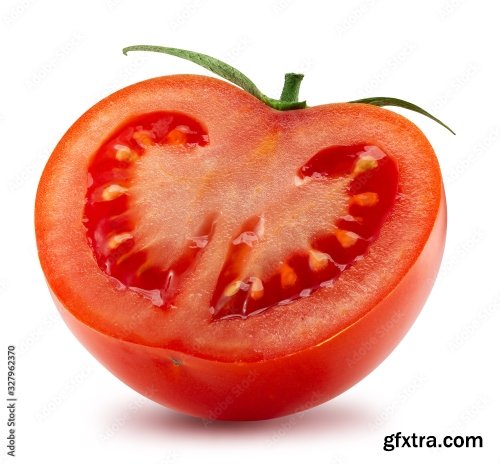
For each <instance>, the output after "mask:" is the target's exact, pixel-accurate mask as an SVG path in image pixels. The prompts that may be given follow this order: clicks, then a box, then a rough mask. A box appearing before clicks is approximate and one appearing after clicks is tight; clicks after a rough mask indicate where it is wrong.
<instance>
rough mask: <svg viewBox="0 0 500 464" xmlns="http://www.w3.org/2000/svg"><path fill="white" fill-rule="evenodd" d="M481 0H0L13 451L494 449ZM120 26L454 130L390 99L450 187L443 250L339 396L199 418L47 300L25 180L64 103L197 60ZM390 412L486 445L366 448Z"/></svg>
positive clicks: (439, 453)
mask: <svg viewBox="0 0 500 464" xmlns="http://www.w3.org/2000/svg"><path fill="white" fill-rule="evenodd" d="M497 6H498V3H497V2H495V1H472V0H436V1H429V2H422V1H421V2H402V1H397V0H355V1H353V2H346V1H328V2H327V1H324V2H314V1H299V0H269V1H261V2H259V1H252V2H236V1H212V2H208V1H202V0H187V1H183V2H179V1H176V2H172V1H157V2H152V1H140V2H139V1H135V2H133V1H126V0H104V1H101V2H91V1H86V2H83V1H81V2H76V1H75V2H64V1H59V2H55V1H43V2H42V1H40V0H20V1H14V0H3V1H2V2H1V6H0V44H1V45H0V47H1V62H0V63H1V64H0V66H1V67H0V82H1V85H0V134H1V136H0V140H1V147H2V149H1V155H0V156H1V158H0V159H1V169H0V176H1V180H0V201H1V211H0V221H1V224H2V225H1V228H0V234H1V235H0V247H1V250H2V251H1V261H0V302H1V316H2V323H1V340H2V346H1V350H2V352H3V353H4V354H3V355H2V356H1V357H0V358H1V359H3V360H4V361H2V363H3V364H2V365H3V366H5V367H2V369H3V372H4V374H3V375H0V378H2V379H4V380H2V382H1V387H0V388H1V389H2V392H3V391H4V389H5V390H6V387H7V385H6V361H5V359H6V351H7V345H8V344H14V345H16V347H17V354H18V364H17V376H18V378H17V380H18V384H17V394H18V397H19V404H18V426H17V429H18V441H17V454H18V457H16V458H15V460H16V461H17V462H19V463H23V464H24V463H33V462H58V461H59V462H72V463H75V464H78V463H88V462H111V461H112V462H121V463H124V464H125V463H137V462H140V463H145V462H147V463H152V464H166V463H169V464H170V463H189V462H195V460H197V462H203V463H212V462H213V463H218V464H219V463H226V462H227V463H230V462H231V463H234V462H237V463H250V462H252V463H254V462H256V461H260V462H267V461H269V462H272V461H273V462H275V461H277V460H279V462H288V463H303V462H305V461H308V462H315V463H316V462H317V463H330V464H334V463H342V464H343V463H346V464H347V463H359V462H366V461H367V460H369V462H371V463H378V462H406V463H412V462H419V463H420V462H421V461H423V460H425V462H429V463H437V462H444V461H445V460H449V461H450V462H451V461H452V460H453V462H459V463H460V462H470V461H471V460H473V461H474V462H481V463H499V462H500V445H499V442H500V440H499V437H498V433H499V429H500V427H499V426H498V416H499V414H500V400H499V398H498V392H499V391H500V378H499V362H498V354H499V353H500V346H499V345H500V336H499V328H500V327H499V316H498V313H499V309H500V286H499V282H500V272H499V269H498V260H499V258H500V252H499V226H500V221H499V219H498V218H499V213H500V211H499V203H500V182H499V173H500V155H499V153H498V149H499V145H500V143H499V141H500V120H499V117H498V108H499V106H500V97H499V85H500V84H499V83H500V65H499V53H498V44H499V43H500V40H499V35H500V33H499V26H498V18H499V17H500V11H497V10H498V8H497ZM136 43H151V44H158V45H168V46H174V47H180V48H187V49H192V50H197V51H201V52H205V53H207V54H210V55H213V56H215V57H218V58H220V59H223V60H225V61H228V62H229V63H231V64H233V65H235V66H236V67H238V68H240V69H241V70H242V71H244V72H245V73H247V74H248V75H249V76H250V77H251V78H252V79H253V80H254V81H255V82H256V83H257V85H258V86H259V87H260V88H261V89H262V90H263V91H264V92H265V93H268V94H270V95H272V96H277V95H279V92H280V89H281V84H282V76H283V74H284V73H285V72H288V71H294V72H304V73H305V74H306V77H305V79H304V82H303V85H302V90H301V96H302V97H304V98H307V101H308V103H309V104H310V105H315V104H321V103H328V102H335V101H346V100H351V99H356V98H361V97H369V96H379V95H384V96H386V95H387V96H394V97H400V98H404V99H407V100H409V101H412V102H415V103H417V104H419V105H421V106H423V107H424V108H426V109H428V110H429V111H430V112H432V113H435V114H436V115H437V116H438V117H440V118H442V119H443V120H444V121H445V122H447V123H448V124H449V125H451V126H452V127H453V129H455V131H456V132H457V136H452V135H451V134H450V133H448V132H447V131H446V130H444V129H443V128H442V127H440V126H438V125H437V124H435V123H433V122H431V121H429V120H426V119H425V118H424V117H422V116H420V115H417V114H414V113H412V114H410V113H408V112H405V111H404V110H401V112H402V113H404V114H405V115H407V116H408V117H409V118H411V119H412V120H413V121H415V122H416V123H417V124H418V125H419V126H420V127H421V128H422V129H423V130H424V131H425V132H426V134H427V135H428V138H429V139H430V141H431V143H432V144H433V146H434V148H435V150H436V152H437V154H438V156H439V159H440V162H441V166H442V170H443V176H444V180H445V186H446V190H447V196H448V202H449V229H448V239H447V247H446V252H445V257H444V262H443V266H442V269H441V273H440V275H439V278H438V280H437V282H436V285H435V287H434V290H433V292H432V294H431V297H430V298H429V300H428V302H427V304H426V306H425V308H424V310H423V312H422V314H421V316H420V317H419V319H418V321H417V322H416V324H415V325H414V326H413V328H412V330H411V331H410V333H409V334H408V335H407V337H406V338H405V339H404V341H403V342H402V343H401V344H400V345H399V347H398V348H397V349H396V350H395V352H394V353H393V354H392V355H391V356H390V357H389V358H388V359H387V360H386V361H385V362H384V363H383V364H382V365H381V366H380V367H379V368H378V369H376V371H374V372H373V373H372V374H371V375H369V376H368V377H367V378H366V379H364V380H363V381H362V382H360V383H359V384H358V385H356V386H355V387H353V388H352V389H351V390H349V391H348V392H346V393H345V394H343V395H341V396H340V397H339V398H336V399H334V400H332V401H330V402H329V403H327V404H325V405H323V406H321V407H318V408H315V409H313V410H311V411H308V412H306V413H303V414H299V415H295V416H291V417H285V418H281V419H276V420H272V421H267V422H260V423H215V424H212V425H211V426H209V427H204V426H203V424H202V423H201V422H200V421H198V420H195V419H191V418H187V417H185V416H182V415H180V414H177V413H174V412H172V411H169V410H167V409H165V408H162V407H161V406H158V405H156V404H154V403H152V402H150V401H149V400H146V399H143V398H142V397H140V396H139V395H138V394H136V393H135V392H134V391H132V390H131V389H129V388H128V387H126V386H125V385H124V384H122V383H121V382H120V381H118V380H117V379H116V378H114V377H113V376H112V375H111V374H110V373H108V372H107V371H106V370H105V369H104V368H103V367H101V366H100V364H98V363H97V361H95V360H94V359H93V358H92V357H91V356H90V355H89V354H88V353H87V352H86V351H85V349H84V348H83V347H82V346H80V345H79V343H78V342H77V341H76V339H75V338H74V337H73V336H72V334H71V333H70V332H69V330H68V329H67V328H66V327H65V325H64V324H63V322H62V320H61V319H60V318H59V315H58V313H57V311H56V309H55V307H54V306H53V303H52V301H51V299H50V297H49V294H48V291H47V288H46V286H45V283H44V279H43V275H42V272H41V270H40V267H39V264H38V261H37V256H36V246H35V241H34V231H33V202H34V196H35V190H36V186H37V182H38V179H39V176H40V173H41V170H42V168H43V166H44V164H45V162H46V160H47V158H48V156H49V155H50V152H51V150H52V148H53V147H54V146H55V144H56V143H57V141H58V140H59V138H60V137H61V136H62V135H63V133H64V132H65V130H66V129H67V128H68V127H69V125H70V124H72V123H73V121H74V120H75V119H76V118H77V117H78V116H79V115H80V114H81V113H83V112H84V111H85V110H86V109H88V108H89V107H90V106H91V105H93V104H94V103H95V102H96V101H98V100H99V99H101V98H103V97H105V96H106V95H107V94H109V93H110V92H112V91H114V90H117V89H119V88H121V87H123V86H125V85H128V84H131V83H133V82H136V81H139V80H142V79H146V78H150V77H153V76H158V75H163V74H175V73H201V74H204V73H206V72H205V71H204V70H203V69H201V68H198V67H196V66H195V65H193V64H190V63H188V62H186V61H183V60H179V59H176V58H173V57H168V56H162V55H153V54H139V53H136V54H131V55H129V57H125V56H123V55H122V54H121V48H122V47H124V46H127V45H132V44H136ZM397 111H400V110H397ZM2 396H3V393H2V395H0V398H1V397H2ZM1 409H2V420H1V423H0V430H1V432H0V437H1V440H0V441H1V442H2V443H1V447H2V448H1V452H2V455H1V457H0V462H3V461H5V462H9V461H12V462H14V459H13V458H10V457H9V456H6V454H5V452H6V448H5V442H6V440H5V438H6V435H7V427H6V425H5V418H6V415H5V412H6V411H5V410H4V406H3V405H2V408H1ZM398 431H401V432H402V433H403V434H407V435H409V434H411V433H413V432H416V433H417V434H426V435H428V434H434V435H437V436H440V437H442V436H444V435H446V434H452V435H454V434H461V435H471V434H472V435H482V436H483V438H484V448H482V449H454V450H451V449H444V448H441V449H440V450H432V449H409V448H403V449H397V450H395V451H392V452H385V451H383V450H382V444H383V437H384V435H387V434H391V433H395V432H398ZM4 435H5V437H4ZM2 460H3V461H2Z"/></svg>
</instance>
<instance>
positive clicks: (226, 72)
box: [122, 45, 456, 135]
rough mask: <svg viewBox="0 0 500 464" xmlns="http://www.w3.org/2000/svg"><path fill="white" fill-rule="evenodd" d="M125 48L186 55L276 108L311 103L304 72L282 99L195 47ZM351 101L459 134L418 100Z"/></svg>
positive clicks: (290, 80)
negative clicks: (411, 115)
mask: <svg viewBox="0 0 500 464" xmlns="http://www.w3.org/2000/svg"><path fill="white" fill-rule="evenodd" d="M122 51H123V54H124V55H127V54H128V52H133V51H146V52H156V53H164V54H167V55H172V56H176V57H178V58H183V59H185V60H188V61H191V62H193V63H196V64H198V65H199V66H201V67H203V68H205V69H208V70H209V71H211V72H213V73H215V74H217V75H218V76H220V77H222V78H223V79H226V80H228V81H229V82H231V83H233V84H235V85H237V86H238V87H241V88H242V89H243V90H245V91H247V92H248V93H249V94H251V95H253V96H254V97H256V98H258V99H259V100H260V101H262V102H263V103H265V104H266V105H268V106H270V107H271V108H274V109H276V110H280V111H289V110H296V109H302V108H306V106H307V105H306V101H305V100H304V101H299V98H298V97H299V88H300V84H301V82H302V79H303V78H304V75H303V74H297V73H287V74H285V83H284V85H283V90H282V92H281V97H280V99H274V98H270V97H268V96H267V95H265V94H264V93H262V92H261V91H260V90H259V89H258V88H257V86H256V85H255V84H254V83H253V82H252V81H251V80H250V79H249V78H248V77H247V76H246V75H245V74H243V73H242V72H241V71H239V70H237V69H236V68H234V67H233V66H231V65H229V64H227V63H225V62H223V61H221V60H218V59H217V58H214V57H212V56H209V55H205V54H203V53H198V52H193V51H191V50H184V49H181V48H172V47H162V46H158V45H132V46H129V47H125V48H124V49H123V50H122ZM348 103H365V104H368V105H375V106H380V107H384V106H395V107H399V108H405V109H407V110H411V111H415V112H416V113H419V114H422V115H423V116H426V117H428V118H430V119H432V120H433V121H435V122H437V123H438V124H440V125H441V126H443V127H444V128H445V129H447V130H449V131H450V132H451V133H452V134H453V135H456V134H455V132H454V131H453V130H452V129H450V127H449V126H447V125H446V124H445V123H444V122H442V121H441V120H439V119H438V118H436V117H435V116H433V115H432V114H431V113H429V112H428V111H426V110H424V109H423V108H421V107H420V106H418V105H415V104H414V103H411V102H408V101H406V100H402V99H400V98H393V97H369V98H362V99H359V100H351V101H349V102H348Z"/></svg>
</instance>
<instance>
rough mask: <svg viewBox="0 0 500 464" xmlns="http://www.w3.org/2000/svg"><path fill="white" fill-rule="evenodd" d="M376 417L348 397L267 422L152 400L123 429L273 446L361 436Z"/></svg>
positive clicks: (369, 409)
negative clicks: (187, 411) (200, 413)
mask: <svg viewBox="0 0 500 464" xmlns="http://www.w3.org/2000/svg"><path fill="white" fill-rule="evenodd" d="M118 414H119V413H118ZM375 416H376V413H375V412H374V410H373V409H372V407H370V406H368V405H366V404H360V403H359V401H356V402H355V400H354V399H347V398H346V399H343V400H341V399H337V400H335V401H333V402H331V403H327V404H324V405H321V406H318V407H316V408H313V409H310V410H307V411H304V412H300V413H297V414H293V415H290V416H285V417H280V418H277V419H270V420H265V421H206V420H203V419H197V418H194V417H190V416H186V415H183V414H180V413H177V412H174V411H171V410H169V409H166V408H164V407H162V406H160V405H157V404H155V403H150V402H148V403H145V404H143V405H142V407H141V408H139V409H138V410H137V411H135V413H134V416H133V418H131V419H130V420H129V421H127V424H126V425H125V427H124V428H125V429H126V430H123V432H124V433H125V434H133V435H136V434H139V435H143V434H146V435H150V436H151V435H162V436H164V437H170V438H179V439H180V438H181V437H182V438H186V437H189V438H193V437H194V438H197V439H202V440H203V439H204V438H206V439H210V440H214V439H216V440H217V439H218V438H220V439H226V438H231V439H235V438H236V439H257V440H264V441H266V442H268V444H269V445H272V444H273V442H280V441H281V440H289V439H295V438H308V439H318V438H322V437H325V436H329V437H331V436H332V435H331V434H332V432H336V433H337V434H339V435H344V434H350V435H351V434H353V435H357V434H358V433H362V432H365V431H366V430H368V429H369V427H370V425H371V424H373V421H374V418H375Z"/></svg>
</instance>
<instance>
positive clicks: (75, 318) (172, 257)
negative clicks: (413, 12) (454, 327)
mask: <svg viewBox="0 0 500 464" xmlns="http://www.w3.org/2000/svg"><path fill="white" fill-rule="evenodd" d="M445 216H446V207H445V198H444V191H443V187H442V182H441V175H440V170H439V166H438V162H437V160H436V157H435V155H434V152H433V150H432V148H431V145H430V144H429V142H428V141H427V139H426V138H425V136H424V135H423V134H422V133H421V132H420V130H419V129H418V128H417V127H416V126H415V125H414V124H413V123H411V122H410V121H408V120H407V119H405V118H403V117H402V116H400V115H398V114H396V113H393V112H390V111H388V110H385V109H381V108H378V107H376V106H373V105H371V104H367V103H343V104H329V105H323V106H317V107H312V108H303V109H288V110H287V111H279V110H278V109H273V108H270V107H269V106H266V105H265V104H263V103H262V102H261V101H259V100H258V99H257V98H255V97H254V96H252V95H250V94H249V93H247V92H244V91H243V90H241V89H238V88H236V87H234V86H233V85H231V84H228V83H226V82H224V81H221V80H217V79H213V78H209V77H203V76H194V75H177V76H168V77H161V78H156V79H151V80H148V81H144V82H140V83H138V84H135V85H133V86H130V87H128V88H126V89H123V90H120V91H119V92H117V93H114V94H112V95H110V96H109V97H107V98H106V99H104V100H103V101H101V102H100V103H98V104H97V105H95V106H94V107H93V108H91V109H90V110H89V111H88V112H87V113H85V114H84V115H83V116H82V117H81V118H80V119H79V120H78V121H77V122H76V123H75V124H74V125H73V126H72V127H71V128H70V129H69V131H68V132H67V133H66V135H65V136H64V137H63V138H62V140H61V141H60V143H59V144H58V146H57V147H56V149H55V150H54V153H53V154H52V156H51V157H50V160H49V162H48V164H47V166H46V168H45V171H44V173H43V176H42V179H41V181H40V185H39V189H38V194H37V200H36V233H37V242H38V250H39V256H40V261H41V264H42V267H43V270H44V272H45V275H46V278H47V281H48V284H49V287H50V289H51V292H52V295H53V297H54V300H55V301H56V304H57V306H58V308H59V310H60V311H61V314H62V315H63V317H64V319H65V321H66V322H67V324H68V325H69V326H70V328H71V329H72V330H73V331H74V333H75V334H76V336H77V337H78V338H79V339H80V340H81V341H82V343H83V344H84V345H85V346H87V348H88V349H89V350H90V351H91V352H92V353H93V354H94V355H95V356H96V357H97V358H98V359H100V360H101V361H102V362H103V364H104V365H106V366H107V367H108V368H109V369H110V370H111V371H112V372H113V373H115V374H116V375H117V376H118V377H120V378H121V379H122V380H124V381H125V382H126V383H127V384H129V385H130V386H131V387H133V388H135V389H136V390H137V391H139V392H141V393H142V394H144V395H146V396H148V397H149V398H152V399H153V400H155V401H157V402H159V403H162V404H164V405H167V406H170V407H172V408H176V409H178V410H181V411H184V412H186V413H189V414H192V415H195V416H200V417H205V418H209V419H262V418H270V417H276V416H280V415H284V414H290V413H293V412H296V411H300V410H302V409H305V408H307V407H311V406H314V405H316V404H320V403H322V402H324V401H326V400H328V399H330V398H332V397H333V396H335V395H338V394H339V393H341V392H342V391H344V390H346V389H347V388H349V387H350V386H351V385H353V384H354V383H356V382H357V381H358V380H360V379H361V378H362V377H364V376H365V375H366V374H367V373H368V372H370V371H371V370H372V369H373V368H374V367H376V365H377V364H379V363H380V362H381V361H382V360H383V359H384V358H385V357H386V356H387V355H388V353H389V352H390V351H391V350H392V349H393V348H394V347H395V346H396V344H397V343H398V342H399V340H400V339H401V338H402V336H403V335H404V334H405V332H406V331H407V329H408V328H409V326H410V325H411V323H412V322H413V320H414V319H415V317H416V315H417V314H418V312H419V310H420V309H421V307H422V305H423V303H424V301H425V298H426V297H427V295H428V293H429V291H430V288H431V286H432V283H433V281H434V278H435V275H436V272H437V269H438V267H439V263H440V259H441V255H442V251H443V246H444V239H445V222H446V218H445Z"/></svg>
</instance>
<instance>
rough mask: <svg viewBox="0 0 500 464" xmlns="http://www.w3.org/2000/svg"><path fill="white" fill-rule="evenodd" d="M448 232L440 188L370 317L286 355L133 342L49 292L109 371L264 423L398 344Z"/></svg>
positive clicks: (176, 400)
mask: <svg viewBox="0 0 500 464" xmlns="http://www.w3.org/2000/svg"><path fill="white" fill-rule="evenodd" d="M445 235H446V201H445V195H444V190H442V194H441V201H440V206H439V210H438V213H437V215H436V218H435V221H434V226H433V228H432V231H431V233H430V235H429V237H428V240H427V243H426V245H425V246H424V248H423V249H422V251H421V253H420V254H419V256H418V257H417V259H416V260H415V262H414V264H413V266H412V267H411V268H410V269H409V271H408V272H407V273H406V274H405V275H404V276H403V277H402V279H401V280H400V281H399V284H398V285H397V286H396V287H395V288H394V289H392V291H390V292H389V293H387V294H386V295H385V296H383V297H382V299H381V300H380V301H379V303H378V304H377V305H375V306H374V307H373V308H372V309H371V310H370V311H369V312H368V313H367V314H365V315H364V316H362V317H360V318H359V319H358V320H357V321H356V322H354V323H353V324H351V325H350V326H348V327H346V328H345V329H344V330H342V331H341V332H339V333H337V334H335V335H334V336H332V337H331V338H329V339H328V340H326V341H324V342H322V343H320V344H318V345H316V346H312V347H310V348H307V349H304V350H302V351H299V352H296V353H292V354H289V355H286V356H283V357H277V358H274V359H269V360H265V361H257V362H220V361H217V360H211V359H203V358H199V357H193V356H190V355H187V354H185V353H179V352H176V351H173V350H170V349H164V348H156V347H150V346H144V345H140V344H134V343H131V342H128V341H125V340H122V339H119V338H113V337H110V336H108V335H106V334H103V333H101V332H98V331H96V330H95V329H93V328H91V327H90V326H88V325H86V324H84V323H82V322H81V321H79V320H78V319H76V318H75V317H74V316H73V315H72V314H71V312H70V311H69V310H67V309H66V308H65V307H64V306H63V305H62V304H61V303H60V302H59V301H58V299H57V297H56V296H55V295H54V294H53V293H52V296H53V298H54V300H55V302H56V305H57V307H58V309H59V311H60V312H61V314H62V316H63V319H64V320H65V322H66V324H67V325H68V326H69V328H70V329H71V330H72V332H73V333H74V335H75V336H76V337H77V338H78V339H79V340H80V342H81V343H82V344H83V345H84V346H85V347H87V349H88V350H89V351H90V352H91V353H92V354H93V355H94V356H95V357H96V358H97V359H98V360H99V361H100V362H102V363H103V364H104V365H105V366H106V367H107V368H108V369H109V370H110V371H111V372H112V373H114V374H115V375H116V376H117V377H118V378H120V379H121V380H123V381H124V382H125V383H126V384H128V385H129V386H130V387H132V388H133V389H135V390H136V391H138V392H139V393H141V394H143V395H144V396H146V397H148V398H150V399H152V400H154V401H156V402H158V403H160V404H163V405H165V406H167V407H170V408H172V409H175V410H178V411H181V412H184V413H187V414H189V415H192V416H197V417H201V418H204V419H206V420H207V421H208V422H210V421H212V420H261V419H270V418H274V417H279V416H283V415H287V414H293V413H296V412H299V411H303V410H305V409H309V408H311V407H313V406H317V405H319V404H321V403H324V402H326V401H328V400H330V399H331V398H333V397H335V396H337V395H339V394H341V393H342V392H344V391H346V390H347V389H348V388H350V387H351V386H352V385H354V384H355V383H357V382H358V381H359V380H361V379H362V378H363V377H365V376H366V375H367V374H368V373H369V372H371V371H372V370H373V369H374V368H375V367H376V366H377V365H379V364H380V363H381V362H382V361H383V360H384V359H385V358H386V357H387V356H388V355H389V354H390V352H391V351H392V350H393V349H394V348H395V347H396V345H397V344H398V343H399V342H400V341H401V339H402V338H403V336H404V335H405V334H406V332H407V331H408V329H409V328H410V326H411V325H412V324H413V322H414V320H415V319H416V317H417V315H418V314H419V312H420V310H421V309H422V307H423V305H424V303H425V300H426V299H427V296H428V295H429V293H430V290H431V288H432V285H433V283H434V280H435V277H436V275H437V271H438V268H439V265H440V262H441V258H442V254H443V249H444V242H445Z"/></svg>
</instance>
